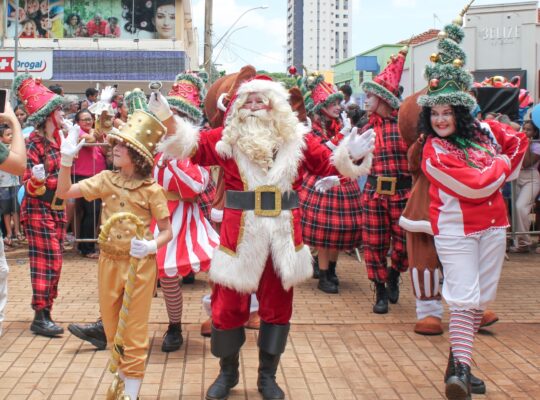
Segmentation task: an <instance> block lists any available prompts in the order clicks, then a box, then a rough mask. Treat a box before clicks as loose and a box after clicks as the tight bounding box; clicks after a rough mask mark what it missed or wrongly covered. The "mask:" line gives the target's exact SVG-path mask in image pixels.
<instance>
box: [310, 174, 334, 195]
mask: <svg viewBox="0 0 540 400" xmlns="http://www.w3.org/2000/svg"><path fill="white" fill-rule="evenodd" d="M337 185H339V176H337V175H331V176H326V177H324V178H321V179H319V180H318V181H317V182H315V190H317V191H318V192H322V193H324V192H326V191H327V190H328V189H332V188H333V187H334V186H337Z"/></svg>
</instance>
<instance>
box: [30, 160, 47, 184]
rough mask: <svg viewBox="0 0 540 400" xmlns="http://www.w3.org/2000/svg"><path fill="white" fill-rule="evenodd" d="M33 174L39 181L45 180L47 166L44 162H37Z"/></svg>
mask: <svg viewBox="0 0 540 400" xmlns="http://www.w3.org/2000/svg"><path fill="white" fill-rule="evenodd" d="M32 176H33V177H34V178H36V179H37V180H38V181H44V180H45V167H44V166H43V164H36V165H34V166H33V167H32Z"/></svg>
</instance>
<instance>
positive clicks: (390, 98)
mask: <svg viewBox="0 0 540 400" xmlns="http://www.w3.org/2000/svg"><path fill="white" fill-rule="evenodd" d="M362 90H363V91H364V92H367V93H372V94H374V95H375V96H377V97H380V98H381V99H383V100H384V101H385V102H386V103H388V105H390V107H392V108H393V109H394V110H397V109H398V108H399V105H400V101H399V99H398V98H397V97H396V96H395V95H394V94H393V93H392V92H390V91H389V90H388V89H386V88H385V87H384V86H382V85H379V84H378V83H377V82H374V81H368V82H364V83H362Z"/></svg>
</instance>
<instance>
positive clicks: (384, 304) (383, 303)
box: [373, 282, 388, 314]
mask: <svg viewBox="0 0 540 400" xmlns="http://www.w3.org/2000/svg"><path fill="white" fill-rule="evenodd" d="M375 296H376V297H375V304H374V305H373V312H374V313H375V314H386V313H387V312H388V294H387V293H386V287H385V285H384V282H375Z"/></svg>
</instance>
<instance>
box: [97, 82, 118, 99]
mask: <svg viewBox="0 0 540 400" xmlns="http://www.w3.org/2000/svg"><path fill="white" fill-rule="evenodd" d="M115 92H116V88H115V87H114V86H105V88H104V89H101V94H100V95H99V101H102V102H104V103H110V102H111V100H112V98H113V96H114V93H115Z"/></svg>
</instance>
